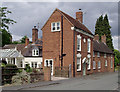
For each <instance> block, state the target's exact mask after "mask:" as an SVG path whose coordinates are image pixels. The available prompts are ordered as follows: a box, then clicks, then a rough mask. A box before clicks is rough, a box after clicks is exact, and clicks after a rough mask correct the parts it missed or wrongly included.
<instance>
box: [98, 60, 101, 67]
mask: <svg viewBox="0 0 120 92" xmlns="http://www.w3.org/2000/svg"><path fill="white" fill-rule="evenodd" d="M100 68H101V62H100V61H98V69H100Z"/></svg>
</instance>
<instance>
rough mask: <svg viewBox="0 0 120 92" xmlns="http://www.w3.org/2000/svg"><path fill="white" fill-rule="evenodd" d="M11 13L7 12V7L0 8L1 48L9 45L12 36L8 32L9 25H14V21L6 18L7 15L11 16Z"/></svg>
mask: <svg viewBox="0 0 120 92" xmlns="http://www.w3.org/2000/svg"><path fill="white" fill-rule="evenodd" d="M11 13H12V12H11V11H9V10H7V7H0V18H1V21H0V32H1V33H2V35H0V38H1V40H2V46H4V45H5V44H10V43H11V42H12V36H11V34H10V32H9V30H8V29H9V26H8V25H9V24H14V23H16V21H14V20H12V19H10V18H7V15H8V14H11ZM0 46H1V44H0Z"/></svg>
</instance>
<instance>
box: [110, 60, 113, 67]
mask: <svg viewBox="0 0 120 92" xmlns="http://www.w3.org/2000/svg"><path fill="white" fill-rule="evenodd" d="M110 64H111V68H113V61H112V60H111V62H110Z"/></svg>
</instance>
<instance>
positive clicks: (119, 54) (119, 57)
mask: <svg viewBox="0 0 120 92" xmlns="http://www.w3.org/2000/svg"><path fill="white" fill-rule="evenodd" d="M114 54H115V65H118V64H120V52H119V51H118V50H116V49H115V50H114Z"/></svg>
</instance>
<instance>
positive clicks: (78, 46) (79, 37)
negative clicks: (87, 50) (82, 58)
mask: <svg viewBox="0 0 120 92" xmlns="http://www.w3.org/2000/svg"><path fill="white" fill-rule="evenodd" d="M77 51H81V36H80V35H77Z"/></svg>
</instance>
